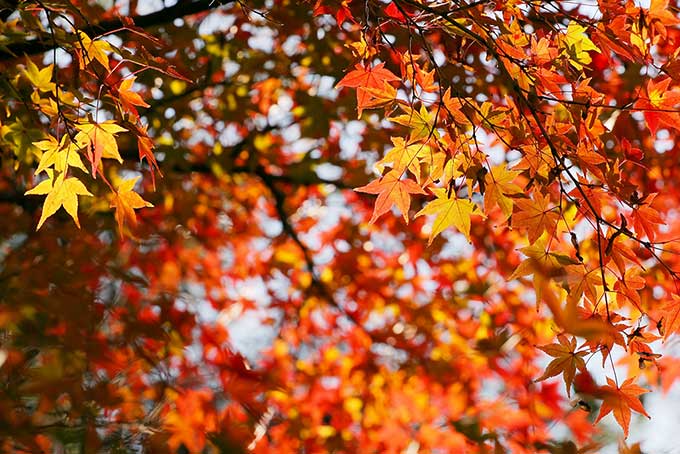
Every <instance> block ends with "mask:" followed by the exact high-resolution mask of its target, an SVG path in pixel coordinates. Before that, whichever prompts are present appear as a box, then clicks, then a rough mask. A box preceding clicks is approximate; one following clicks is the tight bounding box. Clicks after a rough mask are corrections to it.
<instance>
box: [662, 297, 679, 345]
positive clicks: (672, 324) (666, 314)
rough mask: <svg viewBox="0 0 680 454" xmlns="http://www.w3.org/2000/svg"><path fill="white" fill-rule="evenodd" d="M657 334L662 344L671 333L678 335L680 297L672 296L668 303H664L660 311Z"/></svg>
mask: <svg viewBox="0 0 680 454" xmlns="http://www.w3.org/2000/svg"><path fill="white" fill-rule="evenodd" d="M660 314H661V316H660V324H659V334H661V335H662V336H663V340H664V342H665V341H666V339H667V338H668V336H670V335H671V334H673V333H680V296H678V295H672V297H671V299H670V300H669V301H665V302H664V303H663V304H662V305H661V309H660Z"/></svg>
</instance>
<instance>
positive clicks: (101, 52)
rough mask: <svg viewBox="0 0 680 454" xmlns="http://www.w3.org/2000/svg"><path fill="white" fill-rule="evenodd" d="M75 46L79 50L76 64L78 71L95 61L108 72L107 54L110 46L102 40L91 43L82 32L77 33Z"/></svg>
mask: <svg viewBox="0 0 680 454" xmlns="http://www.w3.org/2000/svg"><path fill="white" fill-rule="evenodd" d="M76 43H77V46H78V47H79V48H80V52H78V62H79V64H80V69H84V68H85V66H87V65H89V64H90V63H92V62H93V61H95V60H97V61H98V62H99V63H101V64H102V65H103V66H104V68H106V69H107V71H108V70H109V57H108V55H107V52H111V45H110V44H109V43H108V42H106V41H104V40H95V41H92V40H91V39H90V37H89V36H87V34H85V33H84V32H83V31H79V32H78V41H76Z"/></svg>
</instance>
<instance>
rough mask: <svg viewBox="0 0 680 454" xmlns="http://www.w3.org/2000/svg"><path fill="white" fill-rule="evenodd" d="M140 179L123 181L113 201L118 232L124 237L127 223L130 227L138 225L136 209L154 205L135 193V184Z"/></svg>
mask: <svg viewBox="0 0 680 454" xmlns="http://www.w3.org/2000/svg"><path fill="white" fill-rule="evenodd" d="M138 180H139V177H137V178H132V179H129V180H125V181H123V182H122V183H121V184H120V185H119V186H118V189H117V190H116V193H115V195H114V197H113V200H112V201H111V207H112V208H114V207H115V208H116V222H118V231H119V233H120V235H121V237H122V236H123V225H124V224H125V221H127V222H129V223H130V225H132V226H136V225H137V216H136V215H135V209H138V208H145V207H153V205H152V204H151V203H149V202H147V201H146V200H144V199H142V197H141V196H140V195H139V194H137V193H136V192H135V191H133V188H134V187H135V184H136V183H137V181H138Z"/></svg>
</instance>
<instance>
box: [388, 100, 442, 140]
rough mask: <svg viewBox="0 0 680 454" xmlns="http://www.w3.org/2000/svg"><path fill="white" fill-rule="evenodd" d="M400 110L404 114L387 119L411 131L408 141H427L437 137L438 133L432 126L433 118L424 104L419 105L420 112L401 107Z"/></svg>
mask: <svg viewBox="0 0 680 454" xmlns="http://www.w3.org/2000/svg"><path fill="white" fill-rule="evenodd" d="M401 108H402V110H404V112H405V113H403V114H401V115H398V116H396V117H389V120H390V121H393V122H394V123H399V124H400V125H404V126H406V127H408V128H410V129H411V134H410V136H409V141H411V142H414V141H417V140H422V139H427V138H428V137H430V136H434V137H439V132H438V131H437V130H436V128H433V126H432V125H433V122H434V118H433V116H432V114H431V113H430V111H429V110H427V107H425V105H424V104H421V105H420V110H415V109H412V108H411V107H409V106H401Z"/></svg>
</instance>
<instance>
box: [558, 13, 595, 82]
mask: <svg viewBox="0 0 680 454" xmlns="http://www.w3.org/2000/svg"><path fill="white" fill-rule="evenodd" d="M585 31H586V27H584V26H582V25H579V24H578V23H577V22H576V21H571V22H569V26H568V27H567V33H566V35H565V36H564V38H563V40H562V45H563V47H564V53H566V54H567V55H568V56H569V57H570V58H569V63H570V64H571V65H572V66H573V67H574V68H576V69H578V70H582V69H583V67H584V66H585V65H588V64H590V63H591V62H592V61H593V59H592V58H590V54H589V53H588V51H591V50H592V51H596V52H601V50H600V48H599V47H597V46H596V45H595V43H593V42H592V41H591V40H590V38H588V35H586V33H585Z"/></svg>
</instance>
